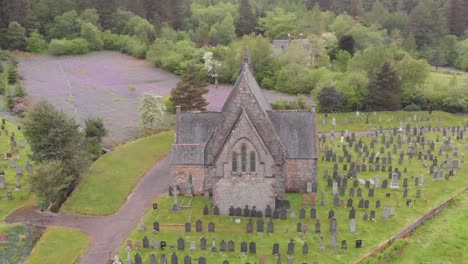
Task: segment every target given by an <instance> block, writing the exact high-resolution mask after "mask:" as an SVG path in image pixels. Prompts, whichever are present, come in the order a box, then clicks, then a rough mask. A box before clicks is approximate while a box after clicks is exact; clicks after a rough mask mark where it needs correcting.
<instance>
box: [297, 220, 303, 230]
mask: <svg viewBox="0 0 468 264" xmlns="http://www.w3.org/2000/svg"><path fill="white" fill-rule="evenodd" d="M296 232H302V223H301V222H299V223H297V225H296Z"/></svg>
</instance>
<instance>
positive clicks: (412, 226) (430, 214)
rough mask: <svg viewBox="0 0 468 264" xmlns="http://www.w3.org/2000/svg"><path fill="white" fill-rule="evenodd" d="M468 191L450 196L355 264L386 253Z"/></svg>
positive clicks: (462, 190) (461, 191)
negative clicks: (394, 244)
mask: <svg viewBox="0 0 468 264" xmlns="http://www.w3.org/2000/svg"><path fill="white" fill-rule="evenodd" d="M467 189H468V186H465V187H463V188H462V189H460V190H459V191H457V192H456V193H455V194H454V195H452V196H450V197H449V198H448V199H447V200H445V201H444V202H442V203H441V204H439V205H437V206H436V207H434V208H432V209H431V210H430V211H429V212H427V213H425V214H424V215H422V216H421V217H419V218H418V219H416V220H415V221H414V222H413V223H411V224H409V225H408V226H406V227H405V228H404V229H403V230H401V231H400V232H398V233H396V234H395V235H393V236H392V237H390V238H389V239H387V240H385V241H384V242H382V243H381V244H380V245H378V246H377V247H376V248H374V249H373V250H372V251H370V252H368V253H367V254H365V255H364V256H362V257H360V258H359V259H358V260H356V261H354V262H353V263H355V264H357V263H361V262H362V261H364V260H366V259H367V258H370V257H372V256H375V255H377V254H378V253H380V252H382V251H384V250H385V249H386V248H388V247H389V246H390V245H391V244H393V243H394V242H395V241H396V240H398V239H400V238H402V237H405V236H407V235H408V234H409V233H411V232H412V231H413V230H414V229H416V228H417V227H418V226H420V225H421V224H423V223H424V222H426V220H427V219H429V218H431V217H433V216H435V215H436V214H438V213H440V212H441V211H442V210H443V209H445V207H447V206H448V205H449V204H450V203H451V202H452V201H453V199H454V198H455V197H456V196H458V195H459V194H461V193H463V192H464V191H466V190H467Z"/></svg>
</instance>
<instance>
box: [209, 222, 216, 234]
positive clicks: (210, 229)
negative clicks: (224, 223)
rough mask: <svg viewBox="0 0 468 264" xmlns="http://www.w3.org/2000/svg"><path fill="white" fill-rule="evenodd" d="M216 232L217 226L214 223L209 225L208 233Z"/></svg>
mask: <svg viewBox="0 0 468 264" xmlns="http://www.w3.org/2000/svg"><path fill="white" fill-rule="evenodd" d="M214 231H215V224H214V223H213V222H209V223H208V232H214Z"/></svg>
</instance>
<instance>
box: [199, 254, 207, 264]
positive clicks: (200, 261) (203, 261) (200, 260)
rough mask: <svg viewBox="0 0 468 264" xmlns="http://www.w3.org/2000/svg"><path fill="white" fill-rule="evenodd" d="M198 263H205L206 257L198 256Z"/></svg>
mask: <svg viewBox="0 0 468 264" xmlns="http://www.w3.org/2000/svg"><path fill="white" fill-rule="evenodd" d="M198 264H206V258H205V257H203V256H202V257H199V258H198Z"/></svg>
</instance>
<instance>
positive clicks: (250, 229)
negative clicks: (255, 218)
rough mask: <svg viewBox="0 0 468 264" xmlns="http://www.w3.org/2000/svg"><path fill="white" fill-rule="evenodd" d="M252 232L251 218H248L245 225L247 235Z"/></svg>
mask: <svg viewBox="0 0 468 264" xmlns="http://www.w3.org/2000/svg"><path fill="white" fill-rule="evenodd" d="M252 232H253V222H252V218H249V222H248V223H247V233H252Z"/></svg>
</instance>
